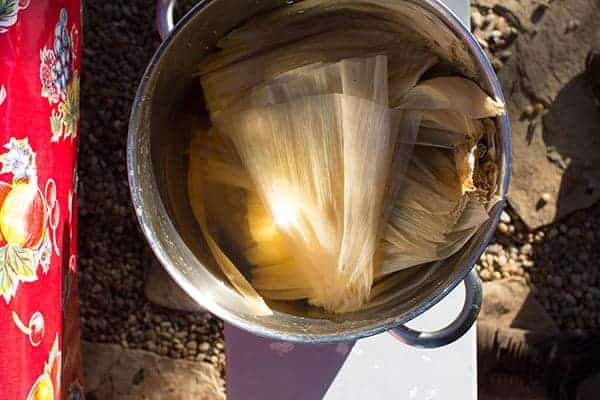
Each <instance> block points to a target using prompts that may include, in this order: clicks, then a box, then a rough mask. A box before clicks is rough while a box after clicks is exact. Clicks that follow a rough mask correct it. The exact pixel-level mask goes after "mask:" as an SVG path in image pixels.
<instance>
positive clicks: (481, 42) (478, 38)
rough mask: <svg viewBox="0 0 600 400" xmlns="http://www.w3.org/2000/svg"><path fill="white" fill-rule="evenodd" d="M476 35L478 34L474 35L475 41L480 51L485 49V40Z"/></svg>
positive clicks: (486, 43) (486, 45)
mask: <svg viewBox="0 0 600 400" xmlns="http://www.w3.org/2000/svg"><path fill="white" fill-rule="evenodd" d="M478 33H479V32H476V33H475V39H477V43H479V45H480V46H481V48H482V49H487V48H488V47H489V45H488V42H487V40H485V39H484V38H482V37H481V36H480V35H479V34H478Z"/></svg>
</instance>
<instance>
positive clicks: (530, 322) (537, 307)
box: [478, 278, 558, 334]
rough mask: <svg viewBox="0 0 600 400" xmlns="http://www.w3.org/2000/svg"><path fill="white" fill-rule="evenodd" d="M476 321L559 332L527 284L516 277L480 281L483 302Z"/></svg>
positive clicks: (501, 326) (500, 326) (544, 331)
mask: <svg viewBox="0 0 600 400" xmlns="http://www.w3.org/2000/svg"><path fill="white" fill-rule="evenodd" d="M478 321H479V322H483V323H489V324H493V325H494V326H495V327H496V328H517V329H523V330H528V331H537V332H543V333H546V334H553V333H558V328H557V326H556V324H555V323H554V321H553V320H552V318H551V317H550V316H549V315H548V314H547V313H546V311H545V310H544V308H543V307H542V305H541V304H540V303H538V302H537V300H536V299H535V298H534V297H533V294H532V293H531V290H530V289H529V287H528V286H527V285H526V284H525V282H524V281H523V280H522V279H517V278H510V279H503V280H498V281H493V282H487V283H484V284H483V304H482V306H481V312H480V313H479V318H478Z"/></svg>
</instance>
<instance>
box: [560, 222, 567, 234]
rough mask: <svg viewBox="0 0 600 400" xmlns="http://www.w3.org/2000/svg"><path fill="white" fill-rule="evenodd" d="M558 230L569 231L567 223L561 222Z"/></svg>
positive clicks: (561, 231)
mask: <svg viewBox="0 0 600 400" xmlns="http://www.w3.org/2000/svg"><path fill="white" fill-rule="evenodd" d="M558 230H559V231H560V233H567V231H568V230H569V228H567V226H566V225H565V224H560V225H559V226H558Z"/></svg>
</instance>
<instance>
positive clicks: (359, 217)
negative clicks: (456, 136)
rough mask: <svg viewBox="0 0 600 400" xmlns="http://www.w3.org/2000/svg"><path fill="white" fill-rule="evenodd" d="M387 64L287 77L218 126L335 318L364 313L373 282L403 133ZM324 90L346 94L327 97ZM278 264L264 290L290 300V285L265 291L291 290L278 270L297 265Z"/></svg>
mask: <svg viewBox="0 0 600 400" xmlns="http://www.w3.org/2000/svg"><path fill="white" fill-rule="evenodd" d="M386 61H387V59H386V57H385V56H376V57H371V58H365V59H360V60H343V61H341V62H339V63H336V64H333V65H325V64H319V65H316V66H309V67H304V68H301V69H300V70H298V71H294V73H290V72H288V73H286V74H285V75H284V76H281V77H279V78H277V79H276V80H275V81H273V82H269V83H268V84H267V85H264V86H261V87H259V88H258V89H257V90H256V91H251V93H250V95H249V97H248V98H247V99H245V100H244V102H243V103H244V104H245V105H247V104H252V105H261V104H263V103H267V104H268V105H267V106H265V107H254V108H250V109H246V110H242V111H239V112H238V113H237V114H236V115H235V116H233V117H228V118H225V119H223V120H220V119H219V118H218V117H217V118H216V120H215V123H216V126H217V128H218V129H219V130H220V131H221V132H223V133H224V134H226V135H228V136H229V137H231V139H232V141H233V143H234V144H235V146H236V149H237V150H238V152H239V154H240V156H241V159H242V162H243V163H244V165H245V167H246V168H247V170H248V172H249V175H250V177H251V179H252V181H253V182H254V183H255V185H256V188H257V191H258V193H259V195H260V198H261V199H262V200H263V202H264V204H265V205H266V206H267V208H268V209H269V212H270V214H271V215H272V216H273V218H274V220H275V223H276V224H278V225H279V230H280V231H281V233H282V234H283V235H284V236H285V237H286V239H287V241H288V244H289V248H290V251H291V253H292V254H293V255H294V259H295V260H296V262H297V263H301V264H302V265H305V266H306V267H305V268H306V270H307V271H308V272H307V273H306V275H307V279H308V281H310V282H311V285H312V286H311V287H312V289H313V290H312V296H311V297H309V301H310V302H311V303H313V304H317V305H321V306H323V307H325V308H326V309H328V310H331V311H346V310H351V309H356V308H358V307H360V306H361V305H362V304H364V302H366V300H367V299H368V296H369V291H370V288H371V284H372V271H373V265H372V263H373V256H374V253H375V249H376V247H377V243H378V237H379V233H380V232H381V230H382V229H381V228H380V225H381V223H382V220H381V215H382V207H383V199H384V195H385V194H386V184H387V182H388V174H389V171H390V165H391V163H392V155H393V150H394V149H395V143H396V136H397V135H396V132H397V126H398V125H397V123H394V122H393V121H392V111H391V110H390V109H389V107H388V106H387V101H388V98H389V94H388V86H387V85H388V80H387V65H386ZM332 71H333V72H332ZM315 83H319V84H317V85H315ZM324 91H325V92H333V93H335V92H336V91H338V92H339V91H341V93H342V94H328V95H319V94H318V93H321V92H324ZM286 98H287V102H286ZM239 107H240V108H243V106H239ZM365 148H368V149H371V152H370V153H368V154H367V153H366V152H365V151H364V149H365ZM357 182H370V183H371V184H372V189H371V190H369V191H364V190H362V187H361V186H358V188H357ZM357 189H358V190H357ZM260 261H264V260H262V259H261V260H260ZM271 261H272V262H273V263H272V264H269V266H270V268H268V269H263V270H262V272H261V275H260V276H261V279H260V284H261V288H262V289H263V291H268V290H275V289H277V290H279V294H281V290H282V288H281V286H277V285H275V286H273V287H272V288H269V287H268V286H266V284H267V283H268V282H274V283H275V284H282V280H281V276H284V275H285V274H284V273H282V272H280V271H279V268H277V266H280V268H281V267H286V268H288V270H290V267H289V263H287V264H286V263H283V262H282V261H283V260H271ZM280 261H281V262H280ZM252 264H253V265H255V266H257V267H262V266H263V265H265V262H260V263H258V262H253V263H252ZM273 265H275V267H273ZM269 273H272V274H273V276H274V277H276V279H275V278H273V279H274V280H269V276H268V274H269ZM288 288H289V289H294V291H295V293H299V291H298V289H299V288H297V287H288ZM285 297H286V298H289V295H285Z"/></svg>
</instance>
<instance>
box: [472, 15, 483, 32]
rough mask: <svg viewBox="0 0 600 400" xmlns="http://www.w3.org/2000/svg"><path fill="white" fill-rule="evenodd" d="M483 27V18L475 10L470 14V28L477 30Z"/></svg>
mask: <svg viewBox="0 0 600 400" xmlns="http://www.w3.org/2000/svg"><path fill="white" fill-rule="evenodd" d="M482 25H483V16H482V15H481V13H480V12H479V11H477V10H475V11H473V12H471V28H472V29H474V30H475V29H479V28H480V27H481V26H482Z"/></svg>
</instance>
